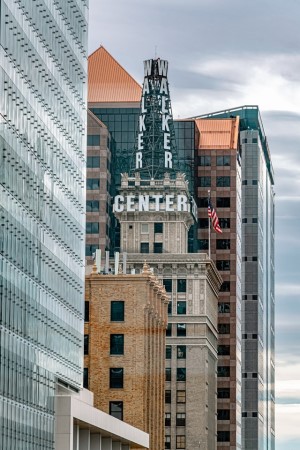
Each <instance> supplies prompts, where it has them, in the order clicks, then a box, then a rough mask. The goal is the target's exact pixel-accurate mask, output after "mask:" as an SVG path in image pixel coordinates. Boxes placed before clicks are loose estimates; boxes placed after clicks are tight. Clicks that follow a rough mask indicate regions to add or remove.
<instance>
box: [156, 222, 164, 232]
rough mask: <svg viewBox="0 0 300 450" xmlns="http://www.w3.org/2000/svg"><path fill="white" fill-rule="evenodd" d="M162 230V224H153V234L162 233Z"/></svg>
mask: <svg viewBox="0 0 300 450" xmlns="http://www.w3.org/2000/svg"><path fill="white" fill-rule="evenodd" d="M163 229H164V224H163V223H162V222H158V223H155V224H154V233H155V234H156V233H162V232H163Z"/></svg>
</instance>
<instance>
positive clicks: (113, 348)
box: [110, 334, 124, 355]
mask: <svg viewBox="0 0 300 450" xmlns="http://www.w3.org/2000/svg"><path fill="white" fill-rule="evenodd" d="M110 354H111V355H124V334H111V335H110Z"/></svg>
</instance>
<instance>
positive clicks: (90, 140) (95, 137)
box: [87, 134, 100, 147]
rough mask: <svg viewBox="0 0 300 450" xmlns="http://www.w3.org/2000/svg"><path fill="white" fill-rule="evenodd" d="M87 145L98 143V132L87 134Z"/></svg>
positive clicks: (93, 145) (96, 144) (92, 145)
mask: <svg viewBox="0 0 300 450" xmlns="http://www.w3.org/2000/svg"><path fill="white" fill-rule="evenodd" d="M87 145H88V146H90V147H95V146H99V145H100V136H99V135H98V134H88V136H87Z"/></svg>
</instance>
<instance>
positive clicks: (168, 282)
mask: <svg viewBox="0 0 300 450" xmlns="http://www.w3.org/2000/svg"><path fill="white" fill-rule="evenodd" d="M174 281H175V280H174ZM163 285H164V287H165V289H166V291H167V292H172V289H173V280H172V279H171V278H165V279H164V280H163ZM177 292H179V293H183V292H186V280H185V279H181V278H179V279H178V280H177Z"/></svg>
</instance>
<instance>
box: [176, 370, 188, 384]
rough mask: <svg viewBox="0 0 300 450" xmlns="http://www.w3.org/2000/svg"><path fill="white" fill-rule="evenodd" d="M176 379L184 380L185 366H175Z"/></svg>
mask: <svg viewBox="0 0 300 450" xmlns="http://www.w3.org/2000/svg"><path fill="white" fill-rule="evenodd" d="M176 380H177V381H186V368H185V367H177V376H176Z"/></svg>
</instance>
